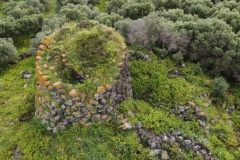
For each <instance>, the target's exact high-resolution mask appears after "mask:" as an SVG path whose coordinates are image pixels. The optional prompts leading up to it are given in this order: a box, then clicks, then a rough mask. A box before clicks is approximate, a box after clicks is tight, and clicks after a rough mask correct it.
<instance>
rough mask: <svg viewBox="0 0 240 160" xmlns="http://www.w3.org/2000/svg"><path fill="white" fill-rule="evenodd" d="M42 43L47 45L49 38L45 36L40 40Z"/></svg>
mask: <svg viewBox="0 0 240 160" xmlns="http://www.w3.org/2000/svg"><path fill="white" fill-rule="evenodd" d="M42 44H44V45H46V46H48V45H49V38H48V37H46V38H45V39H44V40H43V41H42Z"/></svg>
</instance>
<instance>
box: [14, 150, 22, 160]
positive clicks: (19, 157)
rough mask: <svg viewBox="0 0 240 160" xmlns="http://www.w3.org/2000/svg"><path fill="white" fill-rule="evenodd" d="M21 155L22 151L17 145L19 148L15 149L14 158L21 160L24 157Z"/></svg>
mask: <svg viewBox="0 0 240 160" xmlns="http://www.w3.org/2000/svg"><path fill="white" fill-rule="evenodd" d="M21 155H22V152H21V150H20V148H19V147H17V148H16V149H15V151H14V153H13V159H14V160H21V159H22V158H21Z"/></svg>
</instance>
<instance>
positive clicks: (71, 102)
mask: <svg viewBox="0 0 240 160" xmlns="http://www.w3.org/2000/svg"><path fill="white" fill-rule="evenodd" d="M64 104H65V105H66V106H72V105H73V101H72V100H67V101H66V102H65V103H64Z"/></svg>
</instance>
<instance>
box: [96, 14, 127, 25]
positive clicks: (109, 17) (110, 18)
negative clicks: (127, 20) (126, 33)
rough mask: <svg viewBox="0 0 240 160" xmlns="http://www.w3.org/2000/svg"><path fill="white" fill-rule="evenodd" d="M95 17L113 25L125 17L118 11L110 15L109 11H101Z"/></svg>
mask: <svg viewBox="0 0 240 160" xmlns="http://www.w3.org/2000/svg"><path fill="white" fill-rule="evenodd" d="M95 19H96V20H97V21H99V22H100V23H102V24H105V25H107V26H110V27H113V26H114V23H115V22H117V21H120V20H123V17H122V16H120V15H119V14H116V13H111V14H110V15H108V14H107V13H100V14H99V15H98V16H97V17H96V18H95Z"/></svg>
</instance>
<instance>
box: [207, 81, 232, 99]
mask: <svg viewBox="0 0 240 160" xmlns="http://www.w3.org/2000/svg"><path fill="white" fill-rule="evenodd" d="M228 88H229V84H228V83H227V82H226V80H225V79H224V78H223V77H219V78H215V79H214V80H213V81H212V84H211V93H212V95H213V96H214V97H215V98H223V97H224V95H225V93H226V91H227V90H228Z"/></svg>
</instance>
